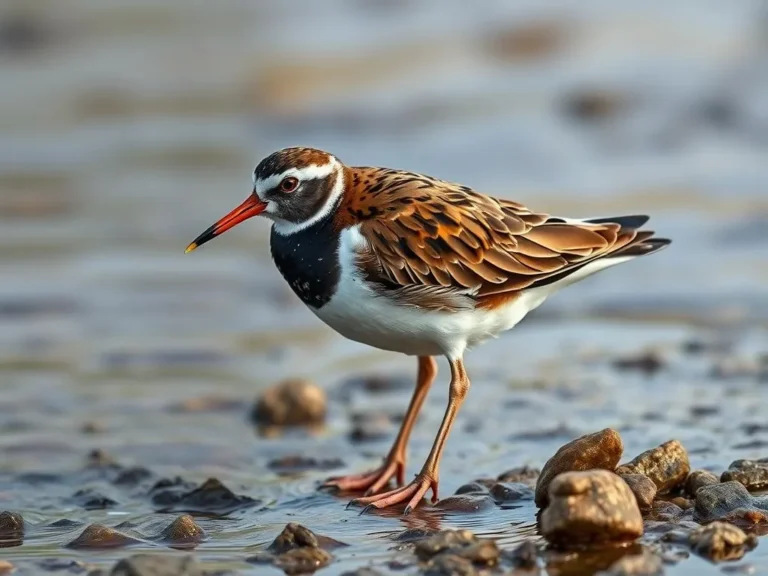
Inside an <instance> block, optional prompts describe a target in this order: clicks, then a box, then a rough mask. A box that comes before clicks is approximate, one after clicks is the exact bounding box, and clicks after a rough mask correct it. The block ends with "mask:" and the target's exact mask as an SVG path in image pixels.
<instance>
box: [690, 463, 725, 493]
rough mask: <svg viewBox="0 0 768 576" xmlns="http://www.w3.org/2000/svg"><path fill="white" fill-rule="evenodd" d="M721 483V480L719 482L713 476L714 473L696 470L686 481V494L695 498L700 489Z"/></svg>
mask: <svg viewBox="0 0 768 576" xmlns="http://www.w3.org/2000/svg"><path fill="white" fill-rule="evenodd" d="M719 483H720V480H718V478H717V476H715V475H714V474H712V472H709V471H708V470H694V471H693V472H691V473H690V474H688V478H686V480H685V492H686V494H688V495H689V496H693V497H694V498H695V497H696V492H697V491H698V490H699V488H703V487H704V486H711V485H712V484H719Z"/></svg>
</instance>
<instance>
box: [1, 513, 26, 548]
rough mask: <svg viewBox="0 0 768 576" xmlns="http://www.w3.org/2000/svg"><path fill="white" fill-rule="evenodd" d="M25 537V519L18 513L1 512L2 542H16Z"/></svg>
mask: <svg viewBox="0 0 768 576" xmlns="http://www.w3.org/2000/svg"><path fill="white" fill-rule="evenodd" d="M23 536H24V518H22V516H21V514H19V513H18V512H8V511H5V512H0V540H3V541H6V542H7V541H16V540H19V541H21V539H22V538H23Z"/></svg>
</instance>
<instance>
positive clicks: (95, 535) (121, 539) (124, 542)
mask: <svg viewBox="0 0 768 576" xmlns="http://www.w3.org/2000/svg"><path fill="white" fill-rule="evenodd" d="M140 542H141V540H139V539H138V538H135V537H134V536H131V535H129V534H124V533H122V532H119V531H117V530H115V529H114V528H110V527H109V526H104V525H103V524H90V525H89V526H86V528H85V530H83V531H82V532H81V533H80V535H79V536H78V537H77V538H75V539H74V540H72V541H71V542H70V543H69V544H67V548H78V549H104V548H123V547H125V546H130V545H132V544H139V543H140Z"/></svg>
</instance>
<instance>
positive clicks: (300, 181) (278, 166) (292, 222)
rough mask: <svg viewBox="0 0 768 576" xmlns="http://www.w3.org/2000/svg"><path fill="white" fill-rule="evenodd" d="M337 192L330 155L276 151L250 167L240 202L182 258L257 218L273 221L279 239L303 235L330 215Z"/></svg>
mask: <svg viewBox="0 0 768 576" xmlns="http://www.w3.org/2000/svg"><path fill="white" fill-rule="evenodd" d="M343 189H344V166H343V165H342V163H341V162H339V161H338V160H337V159H336V158H335V157H334V156H332V155H331V154H329V153H327V152H323V151H322V150H316V149H313V148H284V149H283V150H278V151H277V152H274V153H272V154H270V155H269V156H267V157H266V158H264V159H263V160H262V161H261V162H259V164H258V165H257V166H256V169H255V170H254V171H253V191H252V192H251V194H250V196H248V198H246V200H245V202H243V203H242V204H241V205H240V206H238V207H237V208H235V209H234V210H232V211H231V212H230V213H229V214H227V215H226V216H224V217H223V218H221V219H220V220H219V221H218V222H216V223H215V224H214V225H213V226H211V227H210V228H208V229H207V230H206V231H205V232H203V233H202V234H200V236H198V237H197V238H196V239H195V241H194V242H192V243H191V244H190V245H189V246H188V247H187V252H191V251H192V250H194V249H195V248H197V247H198V246H200V245H202V244H205V243H206V242H208V241H209V240H213V239H214V238H215V237H216V236H219V235H220V234H223V233H224V232H226V231H227V230H229V229H230V228H232V227H233V226H235V225H237V224H239V223H240V222H243V221H244V220H247V219H249V218H252V217H253V216H257V215H259V214H261V215H263V216H266V217H267V218H269V219H271V220H273V221H274V222H275V224H274V226H275V230H276V231H277V232H278V233H279V234H283V235H288V234H293V233H295V232H298V231H300V230H303V229H304V228H307V227H308V226H311V225H312V224H314V223H315V222H318V221H319V220H321V219H323V218H324V217H326V216H328V215H329V214H330V213H331V212H332V210H333V209H334V207H335V206H336V204H337V203H338V201H339V199H340V198H341V196H342V193H343Z"/></svg>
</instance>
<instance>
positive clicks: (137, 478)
mask: <svg viewBox="0 0 768 576" xmlns="http://www.w3.org/2000/svg"><path fill="white" fill-rule="evenodd" d="M152 476H153V474H152V471H151V470H148V469H147V468H144V467H143V466H131V467H130V468H125V469H124V470H121V471H120V472H118V474H117V476H116V477H115V479H114V480H113V481H112V483H113V484H115V485H117V486H136V485H138V484H141V483H142V482H144V481H145V480H148V479H150V478H152Z"/></svg>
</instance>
